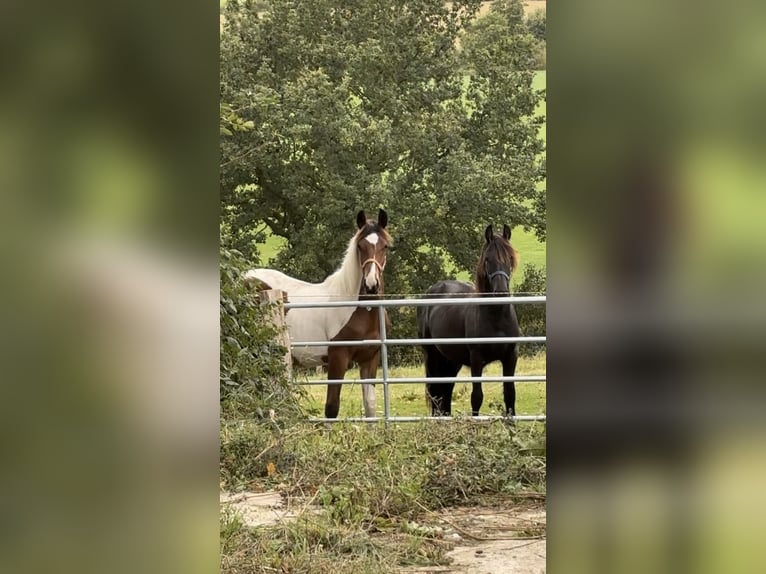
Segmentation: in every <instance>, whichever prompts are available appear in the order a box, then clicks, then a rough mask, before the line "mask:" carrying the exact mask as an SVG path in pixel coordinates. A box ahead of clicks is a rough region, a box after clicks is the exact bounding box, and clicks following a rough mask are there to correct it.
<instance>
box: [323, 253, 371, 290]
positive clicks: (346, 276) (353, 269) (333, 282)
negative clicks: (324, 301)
mask: <svg viewBox="0 0 766 574" xmlns="http://www.w3.org/2000/svg"><path fill="white" fill-rule="evenodd" d="M361 282H362V270H361V269H360V268H359V262H358V261H357V257H356V245H355V244H349V247H348V249H347V250H346V255H345V256H344V257H343V263H341V266H340V267H339V268H338V269H337V271H335V273H333V274H332V275H330V276H329V277H328V278H327V279H325V280H324V282H323V283H322V285H323V286H324V288H325V290H326V292H327V293H328V294H330V295H337V296H341V297H342V298H344V299H348V300H353V299H357V298H358V297H359V285H360V283H361Z"/></svg>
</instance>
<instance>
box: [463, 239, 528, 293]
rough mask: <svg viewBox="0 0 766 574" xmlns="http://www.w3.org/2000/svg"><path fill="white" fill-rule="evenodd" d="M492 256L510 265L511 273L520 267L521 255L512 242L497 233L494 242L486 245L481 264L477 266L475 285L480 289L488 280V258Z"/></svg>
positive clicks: (480, 258) (480, 260)
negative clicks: (495, 255) (494, 255)
mask: <svg viewBox="0 0 766 574" xmlns="http://www.w3.org/2000/svg"><path fill="white" fill-rule="evenodd" d="M490 254H497V259H498V260H499V261H500V262H501V263H505V264H509V265H510V266H511V273H513V272H514V271H515V270H516V267H518V265H519V253H518V251H516V250H515V249H514V248H513V246H512V245H511V242H510V241H508V240H507V239H506V238H505V237H503V236H502V235H499V234H497V233H495V234H494V235H493V236H492V241H490V242H489V243H487V244H485V245H484V249H482V251H481V255H480V256H479V263H478V264H477V265H476V276H475V280H474V285H476V288H477V289H478V288H479V285H483V284H484V280H485V279H486V278H487V266H486V261H487V256H488V255H490Z"/></svg>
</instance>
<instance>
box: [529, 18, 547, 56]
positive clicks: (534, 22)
mask: <svg viewBox="0 0 766 574" xmlns="http://www.w3.org/2000/svg"><path fill="white" fill-rule="evenodd" d="M527 28H528V29H529V33H530V34H531V35H532V37H534V38H535V68H536V69H537V70H544V69H545V64H546V42H545V10H535V11H534V12H532V13H531V14H530V15H529V16H527Z"/></svg>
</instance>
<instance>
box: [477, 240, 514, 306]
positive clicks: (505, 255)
mask: <svg viewBox="0 0 766 574" xmlns="http://www.w3.org/2000/svg"><path fill="white" fill-rule="evenodd" d="M484 239H485V240H486V244H485V245H484V249H483V250H482V252H481V257H479V264H478V266H477V267H476V288H477V289H478V290H479V291H480V292H482V293H496V294H498V295H507V294H508V293H509V292H510V287H511V274H512V273H513V271H514V270H515V269H516V266H517V265H518V263H519V256H518V253H516V250H515V249H514V248H513V247H512V246H511V242H510V239H511V228H510V227H508V226H507V225H503V234H502V235H499V234H496V233H493V232H492V225H488V226H487V229H485V230H484Z"/></svg>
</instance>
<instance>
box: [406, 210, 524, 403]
mask: <svg viewBox="0 0 766 574" xmlns="http://www.w3.org/2000/svg"><path fill="white" fill-rule="evenodd" d="M484 237H485V240H486V243H485V245H484V248H483V249H482V252H481V256H480V257H479V263H478V265H477V266H476V277H475V282H474V284H473V285H471V284H470V283H464V282H462V281H439V282H438V283H436V284H435V285H433V286H432V287H431V288H430V289H429V290H428V292H427V294H426V297H427V298H439V297H442V298H443V297H480V298H481V297H493V296H507V295H508V294H509V291H510V284H511V274H512V273H513V271H514V270H515V269H516V267H517V265H518V261H519V258H518V254H517V253H516V251H515V250H514V249H513V247H512V246H511V243H510V239H511V228H510V227H508V226H507V225H504V226H503V234H502V235H497V234H494V233H493V232H492V226H491V225H489V226H487V229H486V230H485V232H484ZM417 317H418V337H419V338H422V339H431V338H464V337H470V338H474V337H518V336H519V334H520V331H519V323H518V321H517V319H516V312H515V311H514V309H513V305H510V304H509V305H481V304H478V305H434V306H432V307H418V311H417ZM423 350H424V352H425V363H426V377H455V376H456V375H457V373H458V371H460V369H461V368H462V366H463V365H467V366H469V367H471V376H472V377H479V376H481V374H482V372H483V371H484V367H485V366H486V365H488V364H489V363H492V362H494V361H500V362H501V363H502V364H503V376H513V375H514V373H515V372H516V360H517V358H518V350H517V344H516V343H493V344H454V345H423ZM454 387H455V383H454V382H452V383H426V399H427V400H428V402H429V404H430V407H431V414H432V415H433V416H438V415H445V416H448V415H450V414H451V412H452V391H453V389H454ZM503 399H504V402H505V414H506V415H511V416H515V415H516V387H515V385H514V383H513V382H504V383H503ZM483 401H484V393H483V391H482V388H481V383H473V391H472V392H471V411H472V413H473V416H478V414H479V410H480V409H481V405H482V402H483Z"/></svg>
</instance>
